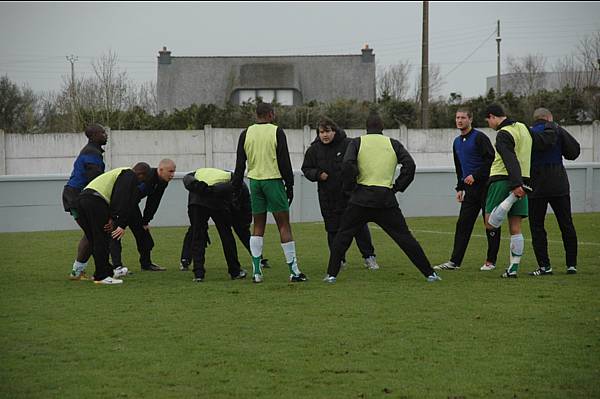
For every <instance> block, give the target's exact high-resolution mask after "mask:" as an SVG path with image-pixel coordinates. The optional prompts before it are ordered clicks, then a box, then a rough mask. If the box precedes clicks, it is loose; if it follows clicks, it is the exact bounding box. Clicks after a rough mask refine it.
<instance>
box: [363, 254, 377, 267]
mask: <svg viewBox="0 0 600 399" xmlns="http://www.w3.org/2000/svg"><path fill="white" fill-rule="evenodd" d="M365 266H366V267H367V269H371V270H378V269H379V265H378V264H377V261H376V260H375V257H374V256H369V257H368V258H365Z"/></svg>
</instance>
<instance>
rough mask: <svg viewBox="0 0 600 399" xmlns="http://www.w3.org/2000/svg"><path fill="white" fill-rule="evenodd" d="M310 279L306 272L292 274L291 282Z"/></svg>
mask: <svg viewBox="0 0 600 399" xmlns="http://www.w3.org/2000/svg"><path fill="white" fill-rule="evenodd" d="M306 280H308V279H307V278H306V276H305V275H304V273H300V274H298V275H295V274H290V283H301V282H303V281H306Z"/></svg>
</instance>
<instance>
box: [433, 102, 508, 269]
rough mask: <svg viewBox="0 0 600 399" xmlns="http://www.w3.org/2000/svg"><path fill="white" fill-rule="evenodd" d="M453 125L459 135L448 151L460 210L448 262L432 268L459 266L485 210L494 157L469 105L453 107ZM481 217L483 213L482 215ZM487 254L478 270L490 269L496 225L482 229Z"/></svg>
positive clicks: (496, 242) (493, 263) (497, 241)
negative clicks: (476, 124) (452, 159)
mask: <svg viewBox="0 0 600 399" xmlns="http://www.w3.org/2000/svg"><path fill="white" fill-rule="evenodd" d="M455 122H456V127H457V128H458V129H459V130H460V135H459V136H457V137H456V138H455V139H454V143H453V144H452V153H453V156H454V167H455V171H456V179H457V183H456V188H455V189H456V200H457V201H458V202H459V203H460V212H459V214H458V220H457V221H456V231H455V233H454V247H453V249H452V256H451V257H450V260H449V261H448V262H445V263H442V264H441V265H437V266H435V267H434V269H436V270H457V269H460V265H461V264H462V261H463V258H464V257H465V253H466V251H467V246H468V245H469V240H470V239H471V233H473V226H474V225H475V221H476V220H477V217H478V215H479V214H480V213H482V215H483V214H484V213H485V197H486V193H487V190H486V187H487V181H488V179H489V177H490V167H491V166H492V162H493V161H494V154H495V153H494V146H493V145H492V142H491V141H490V139H489V138H488V137H487V136H486V135H485V133H483V132H481V131H479V130H477V129H473V128H472V126H471V124H472V123H473V114H472V113H471V111H470V110H469V109H466V108H459V109H458V110H457V111H456V118H455ZM482 218H483V216H482ZM486 235H487V241H488V250H487V258H486V261H485V263H484V265H483V266H482V267H481V270H484V271H485V270H493V269H494V268H495V267H496V258H497V257H498V250H499V249H500V229H498V230H486Z"/></svg>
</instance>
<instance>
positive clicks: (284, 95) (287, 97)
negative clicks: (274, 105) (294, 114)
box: [276, 90, 294, 105]
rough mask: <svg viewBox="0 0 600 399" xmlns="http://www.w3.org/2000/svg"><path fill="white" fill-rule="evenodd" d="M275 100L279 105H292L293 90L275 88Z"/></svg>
mask: <svg viewBox="0 0 600 399" xmlns="http://www.w3.org/2000/svg"><path fill="white" fill-rule="evenodd" d="M276 96H277V97H276V98H277V102H278V103H279V104H281V105H294V91H293V90H277V94H276Z"/></svg>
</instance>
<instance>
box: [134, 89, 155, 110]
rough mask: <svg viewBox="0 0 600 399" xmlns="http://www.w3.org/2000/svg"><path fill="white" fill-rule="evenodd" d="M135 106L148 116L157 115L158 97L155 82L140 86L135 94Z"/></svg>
mask: <svg viewBox="0 0 600 399" xmlns="http://www.w3.org/2000/svg"><path fill="white" fill-rule="evenodd" d="M136 105H137V106H138V107H140V108H142V109H143V110H144V111H146V112H147V113H149V114H150V115H156V114H158V97H157V93H156V83H155V82H153V81H148V82H145V83H142V84H141V85H140V87H139V90H138V92H137V99H136Z"/></svg>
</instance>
